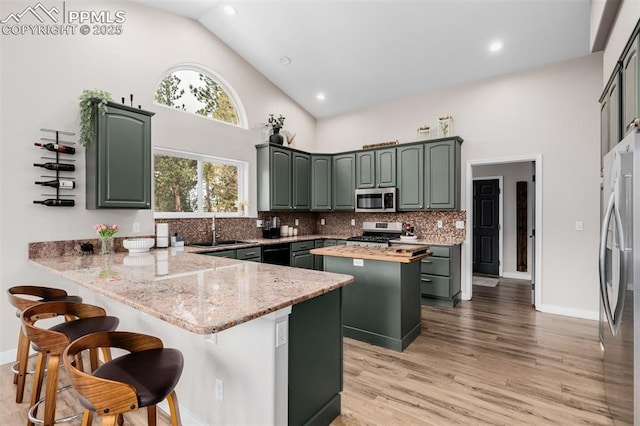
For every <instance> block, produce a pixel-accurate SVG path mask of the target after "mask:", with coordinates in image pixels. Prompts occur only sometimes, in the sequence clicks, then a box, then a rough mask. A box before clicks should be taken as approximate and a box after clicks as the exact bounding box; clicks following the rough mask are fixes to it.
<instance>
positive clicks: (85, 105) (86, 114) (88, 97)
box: [78, 89, 112, 146]
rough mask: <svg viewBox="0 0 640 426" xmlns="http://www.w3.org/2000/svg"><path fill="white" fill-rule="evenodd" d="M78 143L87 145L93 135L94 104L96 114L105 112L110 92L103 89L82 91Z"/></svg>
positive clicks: (109, 99) (79, 98)
mask: <svg viewBox="0 0 640 426" xmlns="http://www.w3.org/2000/svg"><path fill="white" fill-rule="evenodd" d="M78 100H79V101H80V145H82V146H87V144H89V143H91V141H92V140H93V138H94V137H95V134H94V133H95V124H96V123H95V119H96V117H95V114H94V113H93V107H94V105H97V106H98V114H102V115H104V113H105V112H107V102H109V101H111V100H112V99H111V93H109V92H107V91H104V90H99V89H95V90H88V89H85V90H83V91H82V94H81V95H80V97H78Z"/></svg>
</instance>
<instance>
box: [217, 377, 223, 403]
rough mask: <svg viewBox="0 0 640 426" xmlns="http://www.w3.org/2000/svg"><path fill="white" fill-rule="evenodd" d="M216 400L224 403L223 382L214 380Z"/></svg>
mask: <svg viewBox="0 0 640 426" xmlns="http://www.w3.org/2000/svg"><path fill="white" fill-rule="evenodd" d="M216 399H217V400H218V401H224V382H223V381H222V380H220V379H216Z"/></svg>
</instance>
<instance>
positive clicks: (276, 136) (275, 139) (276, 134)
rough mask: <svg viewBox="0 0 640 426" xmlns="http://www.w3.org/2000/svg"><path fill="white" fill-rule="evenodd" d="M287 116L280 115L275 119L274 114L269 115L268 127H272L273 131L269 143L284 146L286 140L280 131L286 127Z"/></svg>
mask: <svg viewBox="0 0 640 426" xmlns="http://www.w3.org/2000/svg"><path fill="white" fill-rule="evenodd" d="M285 118H286V117H285V116H283V115H282V114H278V117H277V118H276V117H274V116H273V114H269V119H268V120H267V124H266V126H267V127H270V128H271V129H272V130H273V133H272V134H271V136H269V142H271V143H277V144H280V145H282V144H283V143H284V138H283V137H282V135H281V134H280V129H282V128H283V127H284V120H285Z"/></svg>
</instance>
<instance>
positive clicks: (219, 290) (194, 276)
mask: <svg viewBox="0 0 640 426" xmlns="http://www.w3.org/2000/svg"><path fill="white" fill-rule="evenodd" d="M30 262H31V263H32V264H34V265H37V266H39V267H42V268H44V269H45V270H47V271H49V272H51V273H53V274H55V275H58V276H60V277H63V278H66V279H68V280H70V281H72V282H74V283H76V284H79V285H81V286H83V287H86V288H88V289H90V290H93V291H95V292H96V293H98V294H101V295H104V296H107V297H110V298H112V299H114V300H117V301H118V302H121V303H123V304H125V305H128V306H130V307H132V308H134V309H137V310H139V311H140V312H144V313H146V314H149V315H151V316H153V317H156V318H159V319H161V320H164V321H166V322H168V323H171V324H173V325H176V326H178V327H181V328H183V329H185V330H188V331H191V332H193V333H198V334H211V333H216V332H219V331H222V330H225V329H227V328H230V327H233V326H235V325H238V324H241V323H243V322H246V321H250V320H252V319H254V318H258V317H261V316H263V315H266V314H268V313H271V312H275V311H277V310H279V309H282V308H285V307H287V306H291V305H295V304H297V303H300V302H304V301H305V300H308V299H312V298H314V297H317V296H320V295H322V294H325V293H327V292H330V291H333V290H335V289H337V288H340V287H342V286H345V285H347V284H350V283H352V282H353V277H351V276H349V275H342V274H334V273H329V272H321V271H310V270H308V269H299V268H290V267H286V266H277V265H267V264H263V263H256V262H245V261H241V260H234V259H225V258H222V257H214V256H202V255H199V254H191V253H187V252H184V251H183V250H176V249H173V248H171V249H159V250H152V251H151V252H149V253H144V254H142V255H138V256H131V255H127V253H114V254H109V255H102V256H101V255H94V256H63V257H50V258H42V259H32V260H30Z"/></svg>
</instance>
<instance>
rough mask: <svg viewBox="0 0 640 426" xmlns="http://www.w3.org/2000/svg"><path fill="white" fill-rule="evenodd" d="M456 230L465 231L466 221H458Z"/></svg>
mask: <svg viewBox="0 0 640 426" xmlns="http://www.w3.org/2000/svg"><path fill="white" fill-rule="evenodd" d="M456 229H464V220H456Z"/></svg>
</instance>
